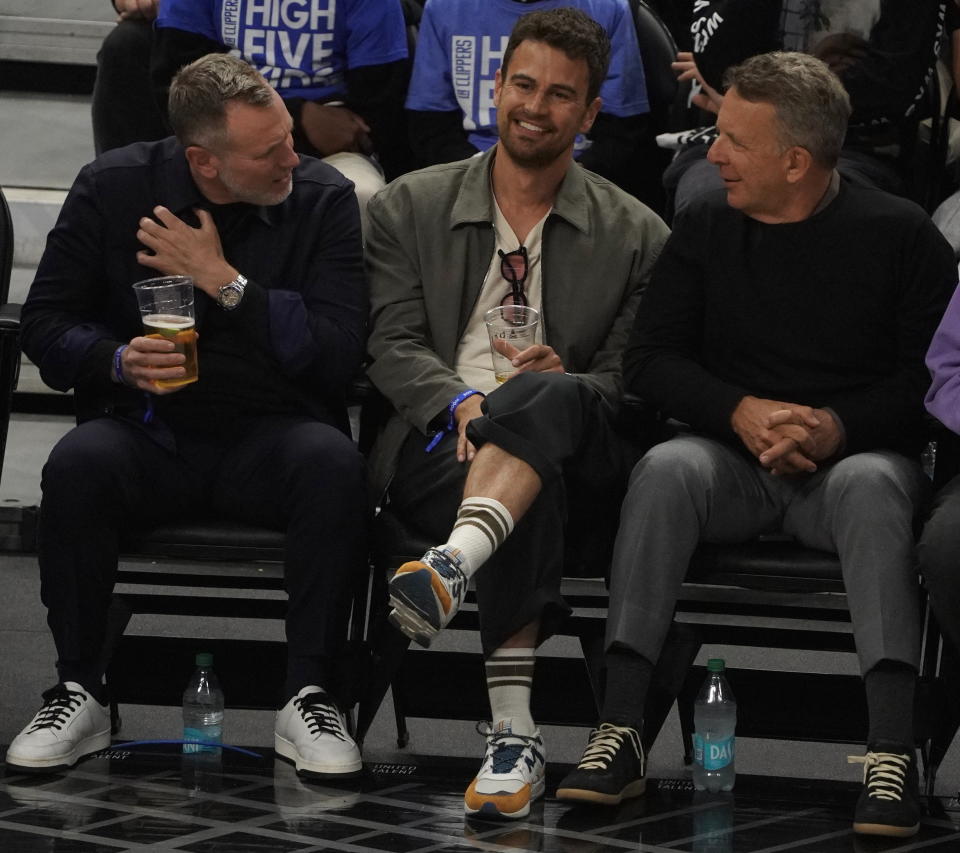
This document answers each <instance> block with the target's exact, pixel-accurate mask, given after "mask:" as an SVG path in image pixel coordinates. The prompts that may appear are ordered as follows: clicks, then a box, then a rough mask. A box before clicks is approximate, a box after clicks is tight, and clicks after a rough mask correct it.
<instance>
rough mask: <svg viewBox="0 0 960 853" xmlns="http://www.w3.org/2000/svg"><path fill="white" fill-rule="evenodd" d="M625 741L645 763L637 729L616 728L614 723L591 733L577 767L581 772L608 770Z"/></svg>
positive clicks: (604, 724)
mask: <svg viewBox="0 0 960 853" xmlns="http://www.w3.org/2000/svg"><path fill="white" fill-rule="evenodd" d="M624 740H627V741H629V742H630V744H631V746H633V751H634V752H635V753H636V755H637V758H638V759H639V760H640V761H641V762H642V761H643V746H642V745H641V744H640V736H639V735H638V734H637V731H636V729H631V728H628V727H627V726H615V725H614V724H613V723H601V725H600V728H598V729H594V730H593V731H592V732H591V733H590V741H589V742H588V743H587V748H586V749H585V750H584V751H583V757H582V758H581V759H580V763H579V764H578V765H577V769H579V770H606V769H607V767H608V766H609V765H610V762H611V761H613V757H614V756H615V755H616V754H617V750H619V749H620V747H621V746H622V745H623V742H624Z"/></svg>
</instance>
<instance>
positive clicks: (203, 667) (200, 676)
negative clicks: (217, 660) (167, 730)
mask: <svg viewBox="0 0 960 853" xmlns="http://www.w3.org/2000/svg"><path fill="white" fill-rule="evenodd" d="M196 662H197V669H196V672H194V673H193V678H191V679H190V683H189V684H188V685H187V689H186V690H184V691H183V739H184V740H185V741H188V740H192V741H204V742H205V743H207V744H216V746H201V745H200V744H196V743H185V744H184V745H183V751H184V752H188V753H189V752H213V753H216V754H217V755H219V754H220V746H219V744H221V743H222V742H223V691H222V690H221V689H220V682H219V681H218V680H217V675H216V673H215V672H214V671H213V655H211V654H210V653H209V652H200V654H198V655H197V658H196Z"/></svg>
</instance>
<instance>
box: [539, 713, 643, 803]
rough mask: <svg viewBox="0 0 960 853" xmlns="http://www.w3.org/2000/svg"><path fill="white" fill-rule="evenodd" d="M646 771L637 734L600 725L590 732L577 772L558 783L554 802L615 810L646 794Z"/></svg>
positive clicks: (609, 725)
mask: <svg viewBox="0 0 960 853" xmlns="http://www.w3.org/2000/svg"><path fill="white" fill-rule="evenodd" d="M645 769H646V762H645V761H644V760H643V746H642V745H641V744H640V735H639V733H638V732H637V730H636V729H631V728H628V727H627V726H615V725H613V723H601V724H600V726H599V728H596V729H594V730H593V731H592V732H590V740H589V741H588V742H587V748H586V749H584V751H583V757H582V758H581V759H580V763H579V764H578V765H577V769H576V770H572V771H570V772H569V773H568V774H567V775H566V777H565V778H564V780H563V781H562V782H561V783H560V787H559V788H558V789H557V799H560V800H567V801H570V802H576V803H602V804H604V805H610V806H615V805H617V804H619V803H620V802H622V801H623V800H624V799H626V798H628V797H639V796H640V795H641V794H642V793H643V792H644V791H645V790H646V788H647V780H646V778H644V771H645Z"/></svg>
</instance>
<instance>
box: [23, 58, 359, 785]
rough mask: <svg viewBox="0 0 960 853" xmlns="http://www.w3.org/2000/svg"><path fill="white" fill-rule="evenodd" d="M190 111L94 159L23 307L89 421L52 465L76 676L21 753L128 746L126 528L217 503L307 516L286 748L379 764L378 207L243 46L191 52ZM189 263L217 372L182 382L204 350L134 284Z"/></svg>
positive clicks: (221, 508)
mask: <svg viewBox="0 0 960 853" xmlns="http://www.w3.org/2000/svg"><path fill="white" fill-rule="evenodd" d="M170 115H171V119H172V123H173V126H174V129H175V132H176V138H170V139H166V140H162V141H160V142H152V143H138V144H135V145H132V146H129V147H127V148H122V149H118V150H115V151H111V152H108V153H107V154H105V155H104V156H102V157H100V158H98V159H97V160H95V161H94V162H93V163H91V164H90V165H88V166H86V167H84V169H83V170H82V171H81V172H80V175H79V176H78V178H77V180H76V182H75V184H74V186H73V188H72V190H71V192H70V194H69V196H68V198H67V200H66V202H65V204H64V207H63V211H62V213H61V215H60V218H59V220H58V222H57V224H56V226H55V227H54V229H53V231H52V232H51V234H50V237H49V240H48V243H47V248H46V251H45V253H44V257H43V259H42V260H41V263H40V266H39V269H38V270H37V277H36V280H35V281H34V283H33V285H32V287H31V290H30V294H29V296H28V297H27V301H26V304H25V305H24V308H23V348H24V351H25V352H26V354H27V355H28V356H29V357H30V358H31V359H32V360H33V361H34V362H35V363H36V364H37V365H38V367H39V368H40V373H41V376H42V377H43V379H44V380H45V381H46V382H47V383H48V384H49V385H51V386H52V387H54V388H56V389H58V390H62V391H65V390H68V389H70V388H73V389H74V392H75V396H76V403H77V413H78V421H79V425H78V426H77V428H76V429H74V430H72V431H71V432H70V433H68V434H67V435H66V436H65V437H64V438H63V439H62V440H61V441H60V443H59V444H58V445H57V446H56V447H55V448H54V449H53V451H52V452H51V455H50V459H49V460H48V461H47V464H46V466H45V467H44V471H43V482H42V487H43V501H42V506H41V514H42V518H43V520H42V522H41V523H40V545H39V562H40V570H41V596H42V598H43V601H44V604H45V605H46V606H47V608H48V623H49V625H50V628H51V631H52V633H53V637H54V641H55V643H56V647H57V656H58V660H57V672H58V683H57V685H56V686H55V687H54V688H52V689H51V690H50V691H48V692H47V693H45V694H44V703H43V707H42V708H41V710H40V711H39V712H38V714H37V715H36V716H35V717H34V719H33V720H32V721H31V723H29V724H28V725H27V727H26V728H25V729H24V730H23V731H22V732H21V733H20V735H18V736H17V737H16V738H15V739H14V741H13V743H12V744H11V745H10V749H9V750H8V752H7V756H6V761H7V764H9V765H12V766H14V767H17V768H19V769H31V770H37V771H43V770H47V771H51V770H54V769H57V768H64V767H69V766H71V765H73V764H74V763H76V761H77V760H79V759H80V758H82V757H83V756H84V755H87V754H90V753H91V752H95V751H97V750H99V749H102V748H103V747H105V746H108V745H109V742H110V718H109V713H108V711H107V708H106V707H105V705H106V696H105V695H104V689H103V686H102V666H103V664H102V663H101V654H102V648H103V644H104V632H105V624H106V611H107V606H108V604H109V600H110V596H111V593H112V589H113V584H114V580H115V576H116V565H117V553H118V539H119V536H120V532H121V531H124V530H128V529H131V528H132V529H137V528H138V527H144V526H147V527H148V526H151V525H155V524H156V523H158V522H161V521H164V520H167V519H171V518H181V517H185V518H190V517H196V516H207V517H209V516H210V515H217V516H221V517H224V518H227V519H237V520H240V521H248V522H256V523H258V524H262V525H265V526H273V527H276V528H277V529H280V530H285V531H286V533H287V553H286V564H285V577H286V585H287V589H288V592H289V595H290V605H289V609H288V615H287V625H286V628H287V640H288V668H287V675H286V686H285V695H284V700H285V702H286V704H285V706H284V707H283V710H282V711H281V712H280V714H279V715H278V718H277V725H276V749H277V751H278V753H279V754H281V755H283V756H285V757H287V758H288V759H290V760H292V761H294V762H295V763H296V766H297V769H298V770H302V771H307V772H313V773H328V774H333V773H335V774H342V773H351V772H356V771H359V770H360V767H361V765H360V754H359V751H358V749H357V746H356V744H354V743H353V741H352V740H351V739H350V738H349V735H347V733H346V731H345V729H344V725H343V716H342V713H341V711H340V709H339V707H338V705H337V701H338V697H337V695H336V679H335V671H336V663H337V659H338V657H339V655H340V653H341V652H342V649H343V644H344V641H345V637H346V621H347V618H348V612H349V599H350V589H351V584H352V582H353V581H352V576H353V574H354V573H355V572H357V571H362V570H363V567H364V564H365V563H364V529H363V528H364V523H365V522H364V519H365V507H366V497H365V489H364V479H365V477H364V470H363V467H364V466H363V463H362V460H361V457H360V456H359V454H358V453H357V451H356V449H355V447H354V444H353V443H352V441H351V440H350V438H349V435H348V434H347V432H346V413H345V407H344V398H345V391H346V388H347V387H348V384H349V382H350V381H351V379H352V378H353V376H354V374H355V372H356V371H357V369H358V366H359V363H360V359H361V356H362V353H363V347H364V332H365V318H366V313H367V298H366V290H365V283H364V274H363V266H362V258H361V239H360V221H359V215H358V209H357V201H356V198H355V196H354V193H353V190H352V186H351V184H350V182H349V181H347V180H345V179H344V178H343V177H342V176H341V175H340V174H339V173H338V172H337V171H336V170H334V169H333V168H331V167H329V166H327V165H325V164H323V163H321V162H319V161H317V160H313V159H311V158H308V157H304V158H300V157H299V156H298V155H297V154H295V153H294V151H293V148H292V141H291V134H290V130H291V119H290V116H289V114H288V113H287V111H286V109H285V107H284V105H283V102H282V100H281V99H280V97H279V95H277V93H276V92H275V91H274V90H273V89H272V88H271V87H270V86H269V85H268V84H267V82H266V81H265V80H264V79H263V78H262V77H261V76H260V74H258V73H257V72H256V71H254V70H253V69H252V68H251V67H250V66H248V65H247V64H246V63H245V62H243V61H242V60H239V59H236V58H234V57H230V56H227V55H223V54H217V55H211V56H207V57H204V58H202V59H200V60H197V61H196V62H194V63H192V64H191V65H189V66H187V67H186V68H185V69H183V70H182V71H181V72H180V74H179V75H178V77H177V79H176V81H175V83H174V85H173V87H172V88H171V95H170ZM175 273H181V274H185V275H189V276H190V277H191V278H192V279H193V282H194V286H195V290H194V296H195V309H196V316H197V329H198V332H199V340H198V360H199V379H198V381H197V382H194V383H191V384H188V385H182V386H179V387H175V388H173V389H171V388H167V387H160V386H159V385H158V381H159V380H165V379H166V380H170V379H174V380H175V379H176V378H177V377H180V376H182V375H183V373H184V367H183V361H184V356H183V355H182V354H180V353H177V352H174V351H173V344H172V342H170V341H168V340H164V339H162V338H159V339H158V338H153V337H144V336H143V333H142V327H141V319H140V313H139V309H138V306H137V301H136V299H135V296H134V292H133V290H132V288H131V285H132V284H133V283H134V282H136V281H138V280H140V279H146V278H150V277H152V276H157V275H171V274H175ZM321 554H322V555H323V558H322V562H321V560H320V558H319V555H321Z"/></svg>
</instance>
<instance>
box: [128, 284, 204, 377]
mask: <svg viewBox="0 0 960 853" xmlns="http://www.w3.org/2000/svg"><path fill="white" fill-rule="evenodd" d="M133 292H134V293H135V294H136V295H137V302H138V304H139V306H140V316H141V318H142V320H143V334H144V335H145V336H146V337H148V338H159V339H163V340H168V341H170V342H171V343H172V344H173V348H174V352H179V353H183V356H184V359H185V360H184V363H183V369H184V370H185V371H186V372H185V373H184V375H183V376H178V377H177V378H176V379H158V380H156V384H157V386H158V387H160V388H180V387H182V386H184V385H189V384H190V383H191V382H196V381H197V376H198V372H197V330H196V329H195V328H194V317H193V279H192V278H190V276H188V275H167V276H160V277H159V278H148V279H146V280H145V281H138V282H137V283H136V284H134V285H133Z"/></svg>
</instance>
